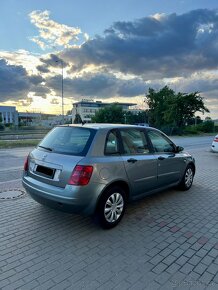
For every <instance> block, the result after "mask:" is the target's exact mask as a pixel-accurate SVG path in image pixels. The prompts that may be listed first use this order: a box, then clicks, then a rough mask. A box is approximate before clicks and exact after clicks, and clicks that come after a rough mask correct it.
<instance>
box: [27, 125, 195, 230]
mask: <svg viewBox="0 0 218 290" xmlns="http://www.w3.org/2000/svg"><path fill="white" fill-rule="evenodd" d="M194 174H195V161H194V158H193V157H192V156H191V155H190V154H188V153H187V152H184V151H183V148H182V147H180V146H176V145H175V144H174V143H173V142H172V141H171V140H170V139H169V138H168V137H167V136H166V135H165V134H164V133H162V132H161V131H159V130H157V129H154V128H151V127H144V126H141V127H140V126H130V125H115V124H85V125H67V126H66V125H65V126H58V127H56V128H54V129H53V130H52V131H51V132H50V133H48V134H47V135H46V137H45V138H44V139H43V140H42V141H41V142H40V143H39V145H38V146H37V147H36V148H35V149H34V150H33V151H32V152H31V153H30V154H29V156H28V157H27V159H26V162H25V164H24V174H23V186H24V187H25V189H26V191H27V192H28V193H29V194H30V195H31V196H32V197H33V198H34V199H35V200H36V201H38V202H39V203H42V204H45V205H47V206H50V207H52V208H56V209H60V210H63V211H68V212H78V213H82V214H86V215H95V216H97V218H98V220H99V221H100V223H101V225H102V226H103V227H104V228H112V227H114V226H116V225H117V224H118V223H119V222H120V220H121V219H122V217H123V214H124V212H125V208H126V205H127V202H128V201H132V200H136V199H139V198H142V197H144V196H146V195H148V194H152V193H155V192H157V191H160V190H163V189H166V188H169V187H172V186H179V187H180V188H182V189H183V190H188V189H189V188H190V187H191V186H192V182H193V178H194Z"/></svg>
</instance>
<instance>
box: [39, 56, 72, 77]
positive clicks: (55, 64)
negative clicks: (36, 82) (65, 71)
mask: <svg viewBox="0 0 218 290" xmlns="http://www.w3.org/2000/svg"><path fill="white" fill-rule="evenodd" d="M40 61H41V64H40V65H38V66H37V67H36V68H37V70H38V71H39V72H40V73H49V72H50V69H51V68H62V65H63V68H66V67H67V63H66V62H65V61H64V60H63V59H62V58H60V57H59V56H58V55H56V54H50V55H49V56H48V57H42V58H40Z"/></svg>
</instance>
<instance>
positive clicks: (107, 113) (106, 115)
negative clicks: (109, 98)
mask: <svg viewBox="0 0 218 290" xmlns="http://www.w3.org/2000/svg"><path fill="white" fill-rule="evenodd" d="M124 121H125V118H124V112H123V109H122V107H121V106H119V105H117V104H113V105H109V106H106V107H104V108H102V109H100V110H98V111H97V112H96V113H95V116H93V117H92V122H93V123H114V124H115V123H124Z"/></svg>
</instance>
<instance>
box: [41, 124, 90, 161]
mask: <svg viewBox="0 0 218 290" xmlns="http://www.w3.org/2000/svg"><path fill="white" fill-rule="evenodd" d="M94 135H95V130H92V129H87V128H77V127H56V128H54V129H53V130H52V131H51V132H50V133H49V134H48V135H46V136H45V138H44V139H43V140H42V141H41V143H40V144H39V145H38V146H39V147H41V148H45V149H47V150H49V151H52V152H56V153H63V154H70V155H78V156H84V155H85V154H86V153H87V151H88V149H89V147H90V144H91V142H92V139H93V137H94Z"/></svg>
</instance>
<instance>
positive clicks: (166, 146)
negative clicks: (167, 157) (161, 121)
mask: <svg viewBox="0 0 218 290" xmlns="http://www.w3.org/2000/svg"><path fill="white" fill-rule="evenodd" d="M148 137H149V138H150V140H151V143H152V145H153V147H154V150H155V152H174V151H175V148H174V144H173V143H172V142H171V141H170V140H168V139H167V138H166V137H165V136H164V135H162V134H161V133H159V132H156V131H148Z"/></svg>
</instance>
